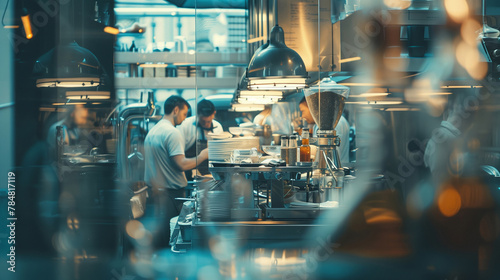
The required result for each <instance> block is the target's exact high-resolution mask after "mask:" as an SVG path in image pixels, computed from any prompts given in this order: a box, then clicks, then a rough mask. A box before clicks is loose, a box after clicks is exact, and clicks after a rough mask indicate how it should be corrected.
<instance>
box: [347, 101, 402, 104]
mask: <svg viewBox="0 0 500 280" xmlns="http://www.w3.org/2000/svg"><path fill="white" fill-rule="evenodd" d="M345 104H363V105H398V104H403V101H346V103H345Z"/></svg>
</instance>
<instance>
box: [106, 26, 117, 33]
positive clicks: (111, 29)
mask: <svg viewBox="0 0 500 280" xmlns="http://www.w3.org/2000/svg"><path fill="white" fill-rule="evenodd" d="M104 32H106V33H108V34H113V35H118V34H120V30H118V28H115V27H111V26H106V27H104Z"/></svg>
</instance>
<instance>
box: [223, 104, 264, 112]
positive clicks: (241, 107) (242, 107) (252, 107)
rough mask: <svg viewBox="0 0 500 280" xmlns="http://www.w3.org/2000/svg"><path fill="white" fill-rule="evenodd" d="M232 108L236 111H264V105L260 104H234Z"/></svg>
mask: <svg viewBox="0 0 500 280" xmlns="http://www.w3.org/2000/svg"><path fill="white" fill-rule="evenodd" d="M231 109H232V110H233V111H235V112H252V111H263V110H264V105H260V104H233V105H232V108H231Z"/></svg>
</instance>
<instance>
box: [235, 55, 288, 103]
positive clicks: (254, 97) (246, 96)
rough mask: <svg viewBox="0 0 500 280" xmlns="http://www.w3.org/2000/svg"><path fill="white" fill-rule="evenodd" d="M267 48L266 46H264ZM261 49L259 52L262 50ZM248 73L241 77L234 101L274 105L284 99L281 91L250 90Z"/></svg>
mask: <svg viewBox="0 0 500 280" xmlns="http://www.w3.org/2000/svg"><path fill="white" fill-rule="evenodd" d="M262 46H264V48H265V46H266V45H262ZM262 46H261V48H262ZM261 48H259V49H258V50H257V52H258V51H259V50H260V49H261ZM247 88H248V84H247V79H246V72H245V73H243V75H242V76H241V79H240V82H239V83H238V88H237V89H236V91H235V93H234V100H235V101H236V102H237V103H239V104H273V103H276V102H278V101H279V100H280V99H281V98H283V92H282V91H280V90H248V89H247Z"/></svg>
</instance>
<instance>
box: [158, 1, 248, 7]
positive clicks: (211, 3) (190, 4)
mask: <svg viewBox="0 0 500 280" xmlns="http://www.w3.org/2000/svg"><path fill="white" fill-rule="evenodd" d="M165 1H167V2H169V3H171V4H174V5H176V6H177V7H181V8H197V9H210V8H219V9H246V8H247V5H246V3H247V1H246V0H218V1H213V0H165Z"/></svg>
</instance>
